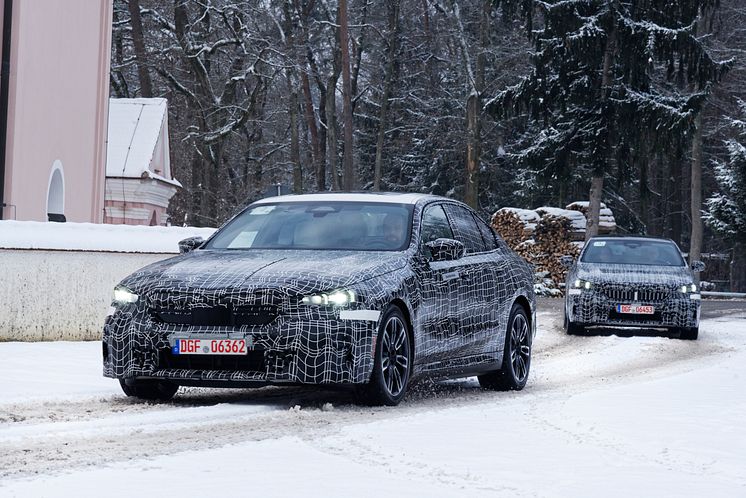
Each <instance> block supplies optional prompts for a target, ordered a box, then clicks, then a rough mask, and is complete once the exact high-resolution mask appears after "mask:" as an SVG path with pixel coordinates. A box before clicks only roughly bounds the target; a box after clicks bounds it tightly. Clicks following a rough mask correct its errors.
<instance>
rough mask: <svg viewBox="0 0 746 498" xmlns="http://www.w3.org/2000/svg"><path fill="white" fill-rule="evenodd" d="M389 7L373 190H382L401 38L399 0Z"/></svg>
mask: <svg viewBox="0 0 746 498" xmlns="http://www.w3.org/2000/svg"><path fill="white" fill-rule="evenodd" d="M388 7H389V9H388V10H389V40H388V43H389V50H388V61H386V75H385V76H384V83H383V96H382V97H381V113H380V114H379V117H378V138H377V140H376V164H375V169H374V171H373V190H376V191H378V190H381V175H382V169H383V168H382V163H383V146H384V142H385V139H386V127H387V125H388V120H387V118H388V110H389V99H390V98H391V91H392V87H393V84H394V69H395V66H396V51H397V45H398V40H399V0H392V1H391V2H389V3H388Z"/></svg>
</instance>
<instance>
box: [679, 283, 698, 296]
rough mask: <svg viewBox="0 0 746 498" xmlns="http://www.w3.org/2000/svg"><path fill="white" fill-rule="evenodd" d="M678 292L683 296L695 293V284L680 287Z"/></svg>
mask: <svg viewBox="0 0 746 498" xmlns="http://www.w3.org/2000/svg"><path fill="white" fill-rule="evenodd" d="M679 290H680V291H681V292H682V293H684V294H689V293H690V292H691V293H694V292H697V286H696V284H689V285H682V286H681V287H680V288H679Z"/></svg>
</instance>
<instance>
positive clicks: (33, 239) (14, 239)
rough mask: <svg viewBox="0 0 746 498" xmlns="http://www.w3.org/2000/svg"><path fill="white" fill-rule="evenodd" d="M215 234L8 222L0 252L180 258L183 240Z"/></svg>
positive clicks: (3, 224) (1, 224)
mask: <svg viewBox="0 0 746 498" xmlns="http://www.w3.org/2000/svg"><path fill="white" fill-rule="evenodd" d="M214 232H215V229H214V228H196V227H148V226H131V225H102V224H95V223H47V222H40V221H10V220H4V221H0V249H55V250H65V251H95V252H99V251H105V252H130V253H132V252H134V253H149V254H178V252H179V241H180V240H183V239H186V238H187V237H193V236H201V237H203V238H205V239H206V238H207V237H209V236H210V235H212V234H213V233H214Z"/></svg>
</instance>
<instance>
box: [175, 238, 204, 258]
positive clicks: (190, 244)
mask: <svg viewBox="0 0 746 498" xmlns="http://www.w3.org/2000/svg"><path fill="white" fill-rule="evenodd" d="M204 241H205V239H203V238H202V237H189V238H188V239H184V240H182V241H179V252H180V253H181V254H186V253H188V252H192V251H194V250H195V249H197V248H198V247H199V246H201V245H202V243H203V242H204Z"/></svg>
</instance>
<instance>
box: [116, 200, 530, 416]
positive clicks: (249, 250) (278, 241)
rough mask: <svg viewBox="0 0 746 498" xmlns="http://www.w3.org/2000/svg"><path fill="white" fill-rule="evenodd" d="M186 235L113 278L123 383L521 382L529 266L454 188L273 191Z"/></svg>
mask: <svg viewBox="0 0 746 498" xmlns="http://www.w3.org/2000/svg"><path fill="white" fill-rule="evenodd" d="M180 246H181V248H182V252H184V254H182V255H180V256H178V257H175V258H172V259H168V260H166V261H162V262H158V263H155V264H152V265H150V266H148V267H146V268H143V269H142V270H140V271H137V272H136V273H134V274H133V275H131V276H129V277H127V278H125V279H124V280H123V281H122V282H121V284H120V285H119V286H117V288H116V289H115V290H114V302H113V305H112V311H111V313H110V316H109V317H108V318H107V319H106V323H105V326H104V331H103V363H104V375H106V376H107V377H113V378H116V379H119V381H120V384H121V386H122V389H123V390H124V392H125V393H126V394H127V395H129V396H135V397H139V398H146V399H168V398H170V397H172V396H173V395H174V394H175V393H176V391H177V389H178V387H179V386H181V385H184V386H210V387H224V386H225V387H227V386H231V387H236V386H244V387H251V386H261V385H266V384H285V385H287V384H325V385H348V386H352V387H353V388H354V391H355V392H356V394H357V396H358V399H359V400H360V401H361V402H364V403H369V404H388V405H394V404H397V403H398V402H399V401H401V399H402V398H403V397H404V395H405V393H406V390H407V386H408V385H409V383H410V382H411V381H412V380H413V379H414V378H416V377H420V376H437V377H460V376H468V375H478V376H479V381H480V383H481V385H482V386H484V387H485V388H491V389H522V388H523V387H524V386H525V384H526V380H527V378H528V374H529V368H530V363H531V345H532V340H533V336H534V332H535V327H536V318H535V317H536V314H535V309H536V306H535V300H534V292H533V272H532V270H531V268H530V267H529V265H528V264H527V263H526V262H525V261H523V260H522V259H521V258H519V257H518V256H517V255H516V254H514V253H513V252H512V251H510V250H509V249H508V248H507V246H506V245H505V243H504V242H503V241H502V240H501V239H500V238H499V237H498V236H496V234H495V233H494V232H493V231H492V230H491V229H490V227H489V226H488V225H487V224H486V223H485V222H484V221H482V220H481V219H480V218H479V217H478V216H477V215H476V214H475V213H474V212H473V211H472V210H471V209H469V208H468V207H467V206H466V205H464V204H461V203H459V202H456V201H453V200H450V199H445V198H441V197H435V196H429V195H415V194H312V195H299V196H283V197H276V198H270V199H265V200H262V201H259V202H256V203H254V204H252V205H250V206H249V207H247V208H246V209H245V210H244V211H243V212H241V213H240V214H238V215H237V216H236V217H234V218H233V219H232V220H231V221H229V222H228V223H227V224H226V225H225V226H223V227H222V228H221V229H220V230H218V231H217V232H216V233H215V234H214V235H213V236H212V237H211V238H210V239H209V240H207V241H203V240H201V239H187V240H185V241H182V243H181V244H180Z"/></svg>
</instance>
